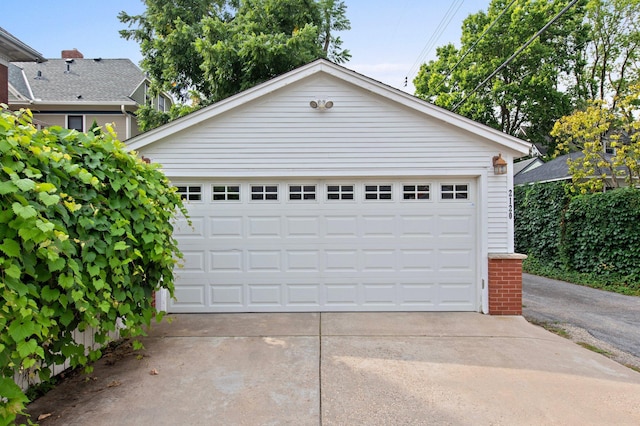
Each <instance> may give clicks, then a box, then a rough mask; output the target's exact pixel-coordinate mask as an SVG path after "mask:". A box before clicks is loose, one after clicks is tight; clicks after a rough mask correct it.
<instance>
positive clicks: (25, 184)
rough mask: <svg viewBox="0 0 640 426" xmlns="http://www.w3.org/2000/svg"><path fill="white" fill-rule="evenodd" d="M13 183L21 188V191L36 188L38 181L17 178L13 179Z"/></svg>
mask: <svg viewBox="0 0 640 426" xmlns="http://www.w3.org/2000/svg"><path fill="white" fill-rule="evenodd" d="M13 183H14V184H15V185H16V186H17V187H18V188H20V190H21V191H25V192H26V191H31V190H33V189H35V187H36V183H35V182H34V181H32V180H31V179H27V178H24V179H16V180H14V181H13Z"/></svg>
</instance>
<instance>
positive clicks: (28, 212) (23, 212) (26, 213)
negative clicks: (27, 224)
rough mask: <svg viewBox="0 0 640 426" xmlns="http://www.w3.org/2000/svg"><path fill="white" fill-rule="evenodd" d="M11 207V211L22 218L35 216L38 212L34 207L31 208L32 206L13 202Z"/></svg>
mask: <svg viewBox="0 0 640 426" xmlns="http://www.w3.org/2000/svg"><path fill="white" fill-rule="evenodd" d="M11 208H12V209H13V212H14V213H15V214H16V215H18V216H20V217H21V218H23V219H31V218H32V217H35V216H36V215H37V214H38V212H37V211H36V209H34V208H33V206H23V205H22V204H20V203H18V202H15V203H13V204H12V205H11Z"/></svg>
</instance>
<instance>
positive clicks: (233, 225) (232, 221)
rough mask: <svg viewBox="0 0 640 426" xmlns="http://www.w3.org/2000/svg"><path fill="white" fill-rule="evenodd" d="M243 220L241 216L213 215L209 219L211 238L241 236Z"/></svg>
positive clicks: (237, 237) (238, 237)
mask: <svg viewBox="0 0 640 426" xmlns="http://www.w3.org/2000/svg"><path fill="white" fill-rule="evenodd" d="M242 224H243V220H242V218H241V217H236V216H233V217H214V218H211V219H210V229H211V238H212V239H214V241H215V239H216V238H220V237H222V238H236V239H240V238H242V234H243V232H242V228H243V226H242Z"/></svg>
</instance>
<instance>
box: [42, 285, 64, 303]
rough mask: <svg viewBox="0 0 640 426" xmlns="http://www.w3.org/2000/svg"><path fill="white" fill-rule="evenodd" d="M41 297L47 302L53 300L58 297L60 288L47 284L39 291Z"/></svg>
mask: <svg viewBox="0 0 640 426" xmlns="http://www.w3.org/2000/svg"><path fill="white" fill-rule="evenodd" d="M40 294H41V295H42V298H43V299H44V300H46V301H47V302H53V301H55V300H57V299H58V298H59V297H60V290H58V289H57V288H53V289H52V288H51V287H49V286H48V285H47V286H44V287H42V292H41V293H40Z"/></svg>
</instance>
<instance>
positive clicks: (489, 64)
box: [414, 0, 588, 144]
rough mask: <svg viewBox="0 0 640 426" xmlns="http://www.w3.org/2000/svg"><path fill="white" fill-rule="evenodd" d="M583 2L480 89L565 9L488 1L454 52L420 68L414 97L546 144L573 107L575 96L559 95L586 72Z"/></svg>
mask: <svg viewBox="0 0 640 426" xmlns="http://www.w3.org/2000/svg"><path fill="white" fill-rule="evenodd" d="M585 2H586V1H583V2H579V3H578V4H577V5H575V6H574V7H572V8H571V9H569V11H568V12H567V13H565V14H564V15H563V16H562V18H561V19H560V20H559V21H557V22H556V23H555V24H554V25H552V26H551V27H549V28H548V29H547V30H546V31H545V32H544V33H543V34H542V35H541V36H539V37H538V38H537V39H536V40H535V41H534V42H533V43H532V44H530V45H529V47H527V49H525V50H524V51H523V52H522V53H521V54H520V55H519V56H517V57H516V58H515V59H514V60H513V61H512V62H510V63H509V64H508V65H506V66H505V67H504V68H502V69H501V71H499V72H498V73H497V74H496V75H495V77H493V78H492V80H491V81H489V82H488V83H486V84H485V85H484V86H482V87H480V88H478V85H479V84H480V83H481V82H482V81H484V80H485V79H486V78H487V77H488V76H489V75H491V73H492V72H493V71H494V70H496V69H497V68H498V67H499V66H500V65H502V64H503V63H504V62H505V61H506V60H507V59H508V58H509V57H510V56H511V55H512V54H513V53H515V52H516V50H518V48H520V47H521V46H523V45H524V44H525V43H526V42H527V41H528V40H529V39H530V38H531V37H532V36H533V35H534V34H535V33H536V32H537V31H538V30H540V29H541V28H542V27H543V26H544V25H545V24H546V23H547V22H548V21H549V20H550V19H551V18H552V17H553V16H555V15H556V14H557V13H558V12H559V11H560V10H561V9H562V8H563V7H564V6H565V5H566V2H550V1H547V0H517V1H516V2H515V3H514V5H512V6H511V7H510V8H509V9H507V6H508V5H509V4H510V3H511V0H492V1H491V3H490V5H489V9H488V11H486V12H484V11H481V12H478V13H476V14H472V15H469V16H468V17H467V18H466V19H465V20H464V23H463V26H462V37H461V47H460V49H459V50H458V49H456V48H455V47H454V46H453V45H447V46H444V47H441V48H438V49H437V56H438V59H436V60H434V61H430V62H429V63H427V64H424V65H423V66H422V67H421V69H420V71H419V73H418V75H417V76H416V78H415V80H414V84H415V87H416V95H417V96H419V97H421V98H423V99H426V100H429V101H431V102H434V103H435V104H436V105H439V106H442V107H444V108H447V109H450V110H451V109H454V108H455V107H457V109H455V111H456V112H457V113H459V114H462V115H464V116H466V117H468V118H471V119H473V120H475V121H478V122H480V123H483V124H486V125H489V126H492V127H494V128H497V129H499V130H501V131H503V132H505V133H508V134H511V135H515V136H521V135H522V130H523V128H525V129H526V137H527V138H529V140H531V141H532V142H537V143H542V144H546V142H547V136H548V133H549V131H550V130H551V127H552V126H553V124H554V122H555V121H556V120H557V119H558V118H560V117H562V116H563V115H566V114H568V113H570V112H571V111H572V109H573V107H574V101H575V95H574V94H573V93H571V90H566V91H565V90H562V89H561V88H563V87H566V86H567V84H568V83H567V82H568V81H569V79H568V76H574V75H581V73H582V69H583V66H584V63H583V62H584V60H583V53H582V49H583V48H584V45H585V42H586V40H587V38H588V28H587V27H586V26H585V25H584V23H583V21H584V16H585V10H584V3H585ZM505 9H507V12H506V13H505V14H504V15H501V14H502V12H503V11H504V10H505ZM485 32H486V34H484V33H485ZM481 36H482V37H481ZM476 89H477V90H476ZM569 89H571V86H570V87H569Z"/></svg>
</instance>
